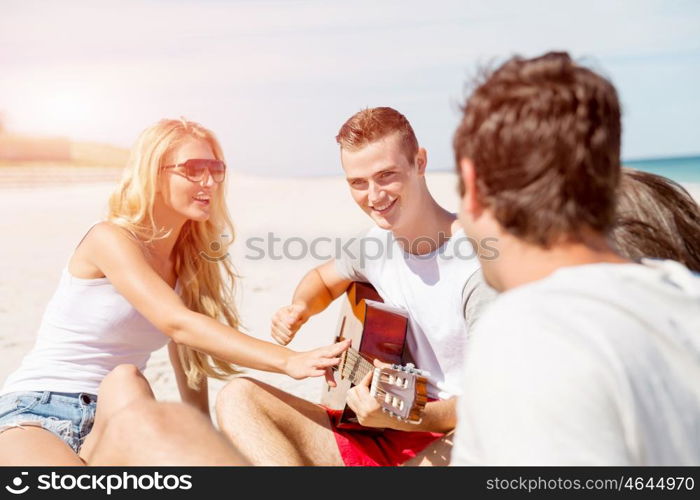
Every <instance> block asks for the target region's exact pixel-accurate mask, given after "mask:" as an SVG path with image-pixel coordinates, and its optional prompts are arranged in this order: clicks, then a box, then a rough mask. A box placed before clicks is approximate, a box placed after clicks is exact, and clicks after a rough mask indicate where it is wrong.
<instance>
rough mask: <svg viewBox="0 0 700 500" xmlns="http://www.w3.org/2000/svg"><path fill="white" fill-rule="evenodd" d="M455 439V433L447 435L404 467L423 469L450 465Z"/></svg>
mask: <svg viewBox="0 0 700 500" xmlns="http://www.w3.org/2000/svg"><path fill="white" fill-rule="evenodd" d="M453 439H454V431H452V432H450V433H448V434H445V435H444V436H443V437H441V438H440V439H438V440H437V441H435V442H433V443H430V445H429V446H427V447H426V448H425V449H424V450H423V451H421V452H420V453H418V454H417V455H416V456H415V457H414V458H412V459H411V460H409V461H408V462H406V463H405V464H403V465H405V466H422V467H424V466H438V465H440V466H444V465H450V457H451V456H452V443H453Z"/></svg>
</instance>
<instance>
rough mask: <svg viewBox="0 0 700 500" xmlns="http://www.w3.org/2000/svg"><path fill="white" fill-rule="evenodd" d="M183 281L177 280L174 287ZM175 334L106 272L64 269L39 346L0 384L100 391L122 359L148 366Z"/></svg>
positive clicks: (33, 388) (6, 387)
mask: <svg viewBox="0 0 700 500" xmlns="http://www.w3.org/2000/svg"><path fill="white" fill-rule="evenodd" d="M178 289H179V287H178V285H176V287H175V290H176V291H178ZM169 340H170V339H169V338H168V336H166V335H165V334H163V333H162V332H160V331H159V330H158V329H157V328H156V327H155V326H153V324H151V322H150V321H148V320H147V319H146V318H145V317H143V316H142V315H141V313H139V312H138V311H137V310H136V309H135V308H134V307H133V306H132V305H131V303H129V301H128V300H126V299H125V298H124V297H123V296H122V295H121V294H120V293H119V292H118V291H117V290H116V289H115V288H114V286H112V284H111V283H110V281H109V279H107V278H96V279H83V278H76V277H74V276H72V275H71V274H70V273H69V272H68V266H67V265H66V267H65V268H64V269H63V271H62V274H61V279H60V281H59V284H58V289H57V290H56V292H54V294H53V297H51V300H50V301H49V304H48V306H47V307H46V311H45V312H44V316H43V318H42V320H41V325H40V326H39V332H38V334H37V339H36V344H35V345H34V348H33V349H32V350H31V351H30V352H29V354H27V356H25V358H24V359H23V360H22V364H21V365H20V367H19V368H18V369H17V370H16V371H15V372H14V373H12V374H11V375H10V376H9V377H8V378H7V380H6V381H5V384H4V386H3V388H2V390H0V394H5V393H8V392H15V391H56V392H87V393H90V394H97V390H98V387H99V386H100V382H102V379H103V378H104V377H105V376H106V375H107V374H108V373H109V372H110V371H111V370H112V369H114V368H115V367H116V366H117V365H120V364H124V363H128V364H133V365H136V366H137V367H138V368H139V369H140V370H142V371H143V370H144V369H145V367H146V362H147V361H148V358H149V357H150V355H151V353H152V352H153V351H156V350H158V349H160V348H161V347H163V346H165V345H166V344H167V343H168V341H169Z"/></svg>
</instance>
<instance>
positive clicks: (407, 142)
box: [335, 107, 418, 162]
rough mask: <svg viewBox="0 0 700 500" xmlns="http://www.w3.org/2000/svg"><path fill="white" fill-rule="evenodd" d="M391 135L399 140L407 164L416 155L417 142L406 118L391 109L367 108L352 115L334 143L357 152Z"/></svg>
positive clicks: (341, 128)
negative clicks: (397, 136) (396, 135)
mask: <svg viewBox="0 0 700 500" xmlns="http://www.w3.org/2000/svg"><path fill="white" fill-rule="evenodd" d="M393 134H398V135H399V137H400V138H401V142H402V145H403V149H404V152H405V153H406V157H407V158H408V161H409V162H412V161H413V159H414V158H415V156H416V154H417V153H418V140H417V139H416V134H415V133H414V132H413V127H411V124H410V123H409V122H408V120H407V119H406V117H405V116H404V115H402V114H401V113H399V112H398V111H396V110H395V109H393V108H388V107H379V108H367V109H363V110H362V111H358V112H357V113H355V114H354V115H352V116H351V117H350V118H349V119H348V120H347V121H346V122H345V123H343V126H342V127H340V130H339V131H338V135H337V136H335V140H336V142H337V143H338V144H339V145H340V147H341V149H347V150H349V151H357V150H359V149H362V148H363V147H365V146H366V145H367V144H370V143H372V142H376V141H379V140H381V139H384V138H385V137H388V136H390V135H393Z"/></svg>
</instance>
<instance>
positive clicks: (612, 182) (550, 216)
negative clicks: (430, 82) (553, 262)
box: [454, 52, 621, 247]
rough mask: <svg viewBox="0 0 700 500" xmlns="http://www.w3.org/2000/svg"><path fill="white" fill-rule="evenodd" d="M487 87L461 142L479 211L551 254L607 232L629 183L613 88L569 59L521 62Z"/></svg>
mask: <svg viewBox="0 0 700 500" xmlns="http://www.w3.org/2000/svg"><path fill="white" fill-rule="evenodd" d="M482 81H483V83H481V84H479V85H478V86H477V87H476V90H475V91H474V92H473V93H472V95H471V96H470V97H469V98H468V99H467V102H466V104H465V106H464V108H463V112H464V114H463V117H462V121H461V123H460V125H459V127H458V128H457V131H456V133H455V137H454V151H455V159H456V162H457V169H458V171H459V162H460V160H461V159H462V158H469V159H470V160H471V161H472V162H473V164H474V168H475V171H476V182H477V188H478V197H479V201H480V202H481V203H482V204H483V205H484V206H486V207H489V208H490V209H491V210H492V211H493V214H494V216H495V218H496V220H497V221H498V222H499V223H500V224H501V226H502V227H503V228H504V229H505V230H506V231H508V232H510V233H511V234H513V235H515V236H517V237H518V238H521V239H523V240H526V241H528V242H530V243H534V244H537V245H540V246H544V247H548V246H549V245H551V244H552V243H554V242H556V241H559V240H562V239H566V240H570V241H580V240H581V239H582V238H583V234H584V232H585V231H586V230H594V231H599V232H603V233H605V232H607V230H608V229H609V227H610V225H611V224H612V221H613V217H614V211H615V191H616V188H617V184H618V182H619V177H620V135H621V125H620V104H619V102H618V98H617V92H616V91H615V88H614V87H613V85H612V84H611V83H610V82H609V81H608V80H606V79H605V78H603V77H601V76H599V75H597V74H596V73H594V72H593V71H591V70H589V69H587V68H584V67H582V66H580V65H578V64H576V63H574V62H573V61H572V60H571V58H570V57H569V55H568V54H566V53H560V52H550V53H548V54H545V55H543V56H541V57H537V58H535V59H523V58H521V57H513V58H511V59H510V60H508V61H507V62H506V63H504V64H503V65H502V66H501V67H499V68H498V69H497V70H495V71H494V72H493V73H491V74H490V75H488V74H487V75H486V78H485V79H484V80H482ZM460 193H461V194H462V195H464V186H463V185H461V176H460Z"/></svg>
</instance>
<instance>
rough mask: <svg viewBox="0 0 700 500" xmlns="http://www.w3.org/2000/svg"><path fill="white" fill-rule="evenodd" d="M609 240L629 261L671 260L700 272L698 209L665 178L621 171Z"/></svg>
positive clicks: (678, 187)
mask: <svg viewBox="0 0 700 500" xmlns="http://www.w3.org/2000/svg"><path fill="white" fill-rule="evenodd" d="M610 239H611V243H612V244H613V246H614V247H615V248H616V249H617V250H618V252H620V253H621V254H622V255H623V256H625V257H627V258H629V259H633V260H638V259H640V258H642V257H651V258H657V259H672V260H676V261H678V262H681V263H682V264H684V265H685V266H686V267H687V268H688V269H691V270H693V271H696V272H700V208H699V207H698V204H697V203H696V202H695V200H693V198H692V197H691V196H690V194H689V193H688V192H687V191H686V190H685V189H683V187H682V186H680V185H679V184H677V183H675V182H673V181H672V180H670V179H667V178H666V177H662V176H660V175H654V174H650V173H647V172H640V171H638V170H633V169H628V168H625V169H623V174H622V180H621V182H620V189H619V193H618V197H617V211H616V215H615V224H614V225H613V228H612V231H611V232H610Z"/></svg>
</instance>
